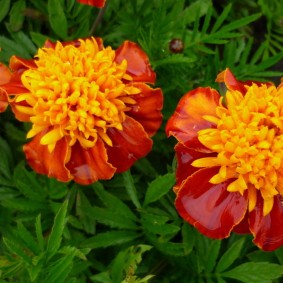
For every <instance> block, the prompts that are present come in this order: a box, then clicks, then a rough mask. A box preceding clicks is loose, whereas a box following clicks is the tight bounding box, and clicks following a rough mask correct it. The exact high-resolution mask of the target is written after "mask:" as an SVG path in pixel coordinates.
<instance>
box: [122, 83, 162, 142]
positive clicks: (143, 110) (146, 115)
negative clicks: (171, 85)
mask: <svg viewBox="0 0 283 283" xmlns="http://www.w3.org/2000/svg"><path fill="white" fill-rule="evenodd" d="M133 86H134V87H137V88H139V89H140V90H141V93H140V94H136V95H135V96H133V98H134V99H135V101H136V102H137V103H136V104H135V105H133V106H132V108H131V110H130V111H128V112H127V115H128V116H130V117H132V118H134V119H135V120H137V121H138V122H139V123H140V124H141V125H142V126H143V128H144V129H145V131H146V132H147V134H148V135H149V136H150V137H151V136H153V135H154V134H155V133H156V132H157V130H158V129H159V127H160V125H161V123H162V114H161V109H162V107H163V95H162V91H161V89H160V88H157V89H152V88H151V87H149V86H148V85H146V84H143V83H134V84H133Z"/></svg>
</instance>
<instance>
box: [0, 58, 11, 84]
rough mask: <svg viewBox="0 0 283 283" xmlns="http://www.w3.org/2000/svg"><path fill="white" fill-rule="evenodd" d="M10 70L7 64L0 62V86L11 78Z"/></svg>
mask: <svg viewBox="0 0 283 283" xmlns="http://www.w3.org/2000/svg"><path fill="white" fill-rule="evenodd" d="M11 76H12V74H11V72H10V70H9V68H8V67H7V66H5V65H4V64H1V63H0V86H1V85H3V84H6V83H8V82H9V81H10V79H11Z"/></svg>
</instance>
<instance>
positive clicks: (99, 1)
mask: <svg viewBox="0 0 283 283" xmlns="http://www.w3.org/2000/svg"><path fill="white" fill-rule="evenodd" d="M77 1H78V2H79V3H82V4H86V5H90V6H95V7H98V8H102V7H104V5H105V2H106V0H77Z"/></svg>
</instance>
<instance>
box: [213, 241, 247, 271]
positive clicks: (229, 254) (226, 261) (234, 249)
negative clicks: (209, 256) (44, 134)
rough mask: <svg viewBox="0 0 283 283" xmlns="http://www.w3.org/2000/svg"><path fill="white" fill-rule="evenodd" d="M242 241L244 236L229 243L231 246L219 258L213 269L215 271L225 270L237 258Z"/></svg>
mask: <svg viewBox="0 0 283 283" xmlns="http://www.w3.org/2000/svg"><path fill="white" fill-rule="evenodd" d="M244 242H245V238H241V239H239V240H238V241H236V242H234V243H233V244H232V245H231V247H230V248H229V249H228V250H227V251H226V252H225V253H224V254H223V255H222V257H221V258H220V260H219V262H218V264H217V266H216V269H215V271H216V272H218V273H220V272H222V271H224V270H226V269H227V268H228V267H229V266H231V265H232V263H233V262H234V261H235V260H236V259H237V258H239V256H240V254H241V250H242V247H243V245H244Z"/></svg>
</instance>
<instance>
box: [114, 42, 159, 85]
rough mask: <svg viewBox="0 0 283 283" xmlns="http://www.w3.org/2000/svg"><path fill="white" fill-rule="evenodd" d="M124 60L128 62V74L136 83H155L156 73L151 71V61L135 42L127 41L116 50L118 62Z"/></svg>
mask: <svg viewBox="0 0 283 283" xmlns="http://www.w3.org/2000/svg"><path fill="white" fill-rule="evenodd" d="M124 59H126V60H127V62H128V67H127V73H128V74H129V75H131V76H132V77H133V80H134V81H135V82H145V83H152V84H154V83H155V78H156V75H155V72H154V71H153V70H152V69H151V67H150V64H149V59H148V57H147V55H146V54H145V52H144V51H143V50H142V49H141V48H140V47H139V46H138V45H137V44H136V43H134V42H131V41H127V40H126V41H125V42H124V43H123V44H122V45H121V46H120V47H119V48H118V49H117V50H116V59H115V60H116V62H117V63H121V62H122V61H123V60H124Z"/></svg>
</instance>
